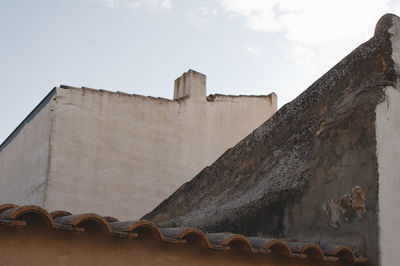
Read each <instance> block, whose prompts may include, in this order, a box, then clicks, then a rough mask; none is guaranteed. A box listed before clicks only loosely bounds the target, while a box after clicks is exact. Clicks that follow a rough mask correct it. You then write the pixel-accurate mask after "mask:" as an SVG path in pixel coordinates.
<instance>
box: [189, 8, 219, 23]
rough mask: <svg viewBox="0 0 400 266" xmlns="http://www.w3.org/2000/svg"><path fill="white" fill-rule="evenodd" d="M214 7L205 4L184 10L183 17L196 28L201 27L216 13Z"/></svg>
mask: <svg viewBox="0 0 400 266" xmlns="http://www.w3.org/2000/svg"><path fill="white" fill-rule="evenodd" d="M217 13H218V12H217V10H216V9H211V8H208V7H205V6H200V7H197V8H193V9H189V10H186V11H185V12H184V13H183V18H184V20H185V21H186V22H188V23H190V24H192V25H193V26H195V27H197V28H201V27H203V26H204V25H205V24H206V23H208V22H210V21H211V20H212V19H213V18H214V17H215V16H216V15H217Z"/></svg>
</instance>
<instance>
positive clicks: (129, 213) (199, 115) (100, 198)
mask: <svg viewBox="0 0 400 266" xmlns="http://www.w3.org/2000/svg"><path fill="white" fill-rule="evenodd" d="M191 92H192V93H193V90H192V91H191ZM190 97H191V96H190ZM190 97H186V98H180V99H179V100H175V101H174V100H166V99H158V98H153V97H143V96H137V95H126V94H121V93H111V92H107V91H97V90H92V89H87V88H66V87H64V88H57V97H56V100H55V102H56V103H55V108H54V123H53V127H52V138H51V144H50V147H51V158H50V172H49V182H48V191H47V201H46V204H45V207H46V208H48V209H50V210H55V209H57V208H59V206H64V208H68V209H71V210H73V211H74V212H84V211H87V210H91V211H95V212H98V213H110V212H111V215H113V216H116V217H118V218H121V219H127V218H129V219H132V218H140V217H141V216H143V215H144V214H145V213H147V212H148V211H150V210H151V209H152V208H154V207H155V206H156V205H157V204H159V203H160V202H161V201H162V200H163V199H165V198H166V197H167V196H168V195H169V194H171V193H172V192H173V191H175V190H176V189H177V188H178V187H179V186H180V185H182V184H183V183H185V182H186V181H188V180H190V179H191V178H192V177H193V176H194V175H195V174H197V173H198V172H199V171H200V170H201V169H202V168H204V167H206V166H207V165H209V164H211V163H213V161H214V160H215V159H217V158H218V157H219V156H220V155H221V154H222V153H223V152H224V151H225V150H226V149H227V148H229V147H232V146H233V145H235V144H236V142H237V141H239V140H240V139H242V138H244V137H245V136H246V135H248V134H249V133H250V132H251V131H252V130H253V129H254V128H256V127H257V126H259V125H260V124H261V123H262V122H264V121H265V120H266V119H268V117H269V116H271V115H272V114H273V113H274V112H275V110H276V96H275V95H274V94H273V95H269V96H264V97H261V96H260V97H234V99H233V100H232V97H228V98H227V101H223V100H222V97H221V98H220V99H219V100H218V101H215V102H209V101H206V98H205V97H204V101H196V100H195V101H193V99H190ZM197 99H198V98H197ZM133 203H134V204H133ZM133 206H134V207H133Z"/></svg>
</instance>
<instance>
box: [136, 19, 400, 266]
mask: <svg viewBox="0 0 400 266" xmlns="http://www.w3.org/2000/svg"><path fill="white" fill-rule="evenodd" d="M398 19H399V18H398V17H396V16H394V15H390V14H388V15H385V16H383V17H382V18H381V19H380V21H379V22H378V24H377V26H376V31H375V35H374V37H373V38H371V39H370V40H369V41H367V42H366V43H364V44H362V45H361V46H359V47H358V48H357V49H355V50H354V51H353V52H352V53H351V54H349V55H348V56H347V57H346V58H344V59H343V60H342V61H341V62H339V63H338V64H337V65H335V66H334V67H333V68H332V69H331V70H330V71H329V72H327V73H326V74H325V75H324V76H322V77H321V78H320V79H319V80H317V81H316V82H315V83H314V84H312V85H311V86H310V87H309V88H308V89H307V90H306V91H304V92H303V93H302V94H301V95H300V96H298V97H297V98H296V99H295V100H294V101H292V102H291V103H289V104H287V105H285V106H284V107H282V108H281V109H280V110H279V111H278V112H277V113H276V114H275V115H274V116H273V117H271V118H270V119H269V120H268V121H267V122H265V123H264V124H263V125H261V126H260V127H259V128H257V129H256V130H255V131H254V132H253V133H252V134H250V135H249V136H247V137H246V138H245V139H243V140H242V141H241V142H240V143H239V144H237V145H236V146H235V147H233V148H232V149H229V150H228V151H227V152H225V153H224V154H223V155H222V156H221V157H220V158H219V159H218V160H217V161H216V162H215V163H214V164H213V165H211V166H210V167H206V168H205V169H203V171H202V172H200V173H199V174H198V175H197V176H196V177H195V178H193V179H192V180H191V181H190V182H188V183H186V184H184V185H183V186H182V187H180V188H179V189H178V190H177V191H176V192H175V193H174V194H172V195H171V196H170V197H169V198H167V199H166V200H164V201H163V202H162V203H161V204H160V205H159V206H158V207H157V208H156V209H154V210H153V211H152V212H151V213H149V214H147V215H146V216H144V219H150V220H152V221H154V222H156V223H158V224H160V225H161V226H196V227H199V228H201V229H203V230H205V231H207V232H218V231H231V232H234V233H241V234H246V235H264V236H271V237H283V238H294V239H300V240H305V241H317V242H320V243H324V242H332V241H333V242H335V241H341V242H343V243H345V244H347V245H350V246H354V247H357V248H359V249H360V252H361V253H362V254H366V255H367V257H369V258H371V259H370V262H369V264H370V265H378V263H379V262H378V260H379V247H378V226H377V224H378V223H377V211H378V171H377V158H376V135H375V109H376V106H377V104H379V103H380V102H382V101H383V100H384V93H383V89H384V88H385V87H386V86H395V85H396V80H397V78H398V75H397V73H396V70H395V67H394V61H393V59H392V44H391V38H392V34H391V33H390V32H389V30H390V28H391V27H392V25H393V22H394V21H397V20H398Z"/></svg>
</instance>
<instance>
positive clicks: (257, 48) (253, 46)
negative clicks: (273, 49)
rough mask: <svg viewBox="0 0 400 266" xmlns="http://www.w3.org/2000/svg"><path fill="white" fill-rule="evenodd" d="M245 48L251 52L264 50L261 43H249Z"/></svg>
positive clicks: (256, 52)
mask: <svg viewBox="0 0 400 266" xmlns="http://www.w3.org/2000/svg"><path fill="white" fill-rule="evenodd" d="M245 49H246V51H247V52H249V53H251V54H259V53H261V51H262V48H261V46H260V45H259V44H247V45H246V47H245Z"/></svg>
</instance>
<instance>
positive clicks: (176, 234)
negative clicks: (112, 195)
mask: <svg viewBox="0 0 400 266" xmlns="http://www.w3.org/2000/svg"><path fill="white" fill-rule="evenodd" d="M25 214H36V215H39V217H41V219H42V221H43V222H44V223H45V224H46V225H47V226H49V227H50V228H52V229H58V230H69V231H77V232H85V231H86V229H85V227H86V225H85V223H87V222H92V223H95V224H97V225H99V227H100V228H102V232H103V233H105V235H106V236H108V237H122V238H130V239H133V238H140V237H142V236H146V237H150V238H151V239H153V240H155V241H161V242H169V243H181V244H182V243H185V244H188V245H199V246H202V247H204V248H209V249H216V250H221V251H223V250H230V249H239V250H242V251H244V252H247V253H249V254H255V253H262V254H271V255H280V256H286V257H295V258H299V259H304V258H312V259H314V260H320V261H338V260H342V261H346V262H350V263H363V262H366V261H367V259H366V258H364V257H361V256H358V255H357V253H355V252H354V251H353V250H352V249H351V248H349V247H347V246H340V245H339V246H337V245H332V246H330V245H327V244H323V245H321V246H320V245H318V244H317V243H307V242H298V241H287V240H282V239H273V238H265V237H245V236H243V235H238V234H232V233H210V234H207V233H205V232H203V231H202V230H200V229H197V228H188V227H185V228H183V227H178V228H160V227H158V226H157V225H156V224H154V223H153V222H150V221H143V220H141V221H124V222H119V221H118V220H117V219H115V218H113V217H103V216H100V215H98V214H96V213H84V214H71V213H69V212H67V211H55V212H52V213H51V214H49V213H48V212H47V211H46V210H45V209H43V208H41V207H39V206H34V205H26V206H18V205H15V204H2V205H0V224H1V225H7V226H13V227H15V226H16V227H18V226H25V225H26V224H27V223H26V221H24V215H25Z"/></svg>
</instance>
